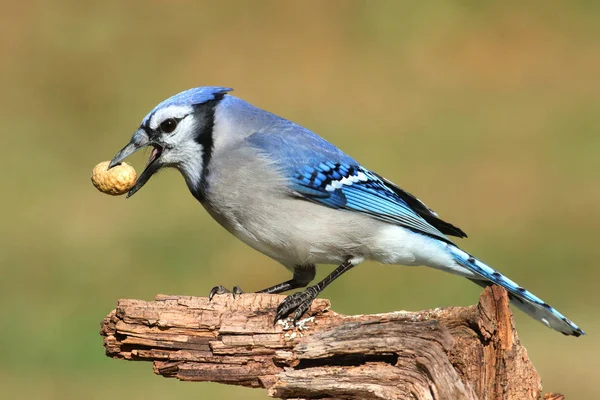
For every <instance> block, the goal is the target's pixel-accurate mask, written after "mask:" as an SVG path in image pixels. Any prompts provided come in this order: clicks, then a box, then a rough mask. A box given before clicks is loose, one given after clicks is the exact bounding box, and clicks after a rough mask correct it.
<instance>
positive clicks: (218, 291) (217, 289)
mask: <svg viewBox="0 0 600 400" xmlns="http://www.w3.org/2000/svg"><path fill="white" fill-rule="evenodd" d="M227 293H231V294H233V298H234V299H235V298H236V296H239V295H240V294H242V293H244V291H243V290H242V288H241V287H239V286H238V285H235V286H234V287H233V290H229V289H227V288H226V287H225V286H222V285H219V286H215V287H214V288H212V289H211V290H210V293H209V295H208V301H212V299H213V297H215V295H216V294H227Z"/></svg>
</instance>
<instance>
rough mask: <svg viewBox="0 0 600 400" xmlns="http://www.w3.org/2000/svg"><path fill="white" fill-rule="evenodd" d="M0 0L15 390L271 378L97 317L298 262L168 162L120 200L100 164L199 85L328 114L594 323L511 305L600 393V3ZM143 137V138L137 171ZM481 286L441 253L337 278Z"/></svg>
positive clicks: (585, 389) (374, 162)
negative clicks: (131, 348)
mask: <svg viewBox="0 0 600 400" xmlns="http://www.w3.org/2000/svg"><path fill="white" fill-rule="evenodd" d="M2 3H3V4H1V5H2V10H3V11H2V13H1V14H0V32H1V33H2V35H1V37H2V39H1V41H0V50H1V60H2V61H1V62H0V85H1V94H0V120H1V121H2V128H1V135H2V136H1V137H2V145H1V149H2V156H1V157H0V160H1V161H0V163H1V165H2V174H1V178H0V179H1V181H2V186H1V187H2V196H1V197H0V204H1V205H2V207H1V210H2V211H1V212H2V223H1V225H0V239H1V240H0V269H1V270H0V273H1V275H0V290H1V297H2V299H1V300H0V304H1V309H0V316H1V317H2V318H0V346H1V349H0V387H1V388H2V392H3V395H2V397H3V398H43V399H54V398H56V399H81V398H85V399H106V398H124V397H125V396H127V397H128V398H131V399H137V398H139V399H162V398H165V396H167V398H178V399H184V398H213V397H216V396H219V397H220V398H223V399H229V398H231V399H233V398H248V399H262V398H265V397H266V392H265V391H263V390H252V389H246V388H235V387H227V386H222V385H217V384H208V383H194V384H190V383H181V382H177V381H176V380H169V379H164V378H161V377H158V376H155V375H153V373H152V368H151V365H150V364H146V363H129V362H124V361H117V360H111V359H108V358H106V357H105V356H104V349H103V347H102V340H101V338H100V336H99V334H98V331H99V323H100V321H101V320H102V318H103V317H104V316H105V315H106V314H107V313H108V312H109V311H110V310H111V309H112V308H113V307H114V305H115V303H116V300H117V299H119V298H141V299H152V298H153V297H154V295H155V294H157V293H168V294H187V295H206V294H207V293H208V291H209V290H210V288H211V287H212V286H213V285H215V284H224V285H227V286H229V287H231V286H232V285H234V284H239V285H241V286H242V287H243V288H245V289H246V290H249V291H250V290H257V289H262V288H263V287H266V286H269V285H271V284H274V283H277V282H280V281H283V280H285V279H288V278H289V273H288V272H287V271H286V270H285V269H284V268H281V267H280V266H279V265H278V264H276V263H275V262H274V261H271V260H270V259H268V258H266V257H265V256H263V255H261V254H259V253H257V252H255V251H253V250H251V249H250V248H248V247H246V246H245V245H244V244H242V243H241V242H239V241H238V240H236V239H235V238H233V237H232V236H230V235H229V234H228V233H227V232H225V230H224V229H222V228H221V227H220V226H218V224H217V223H216V222H214V221H213V220H212V219H211V218H210V217H209V216H208V215H207V213H206V212H205V211H204V210H203V209H202V208H201V207H200V205H199V204H198V203H197V202H196V201H195V200H194V198H193V197H192V196H191V195H190V194H189V193H188V191H187V188H186V186H185V184H184V182H183V179H182V178H181V177H180V176H179V174H178V173H177V172H175V171H167V172H165V173H162V174H160V175H159V176H156V177H154V178H153V179H152V180H151V182H150V183H149V184H148V185H146V187H144V188H143V189H142V190H141V191H140V192H139V193H138V194H137V195H136V196H134V197H133V198H131V199H129V200H127V201H125V199H124V198H112V197H109V196H106V195H103V194H100V193H99V192H97V191H96V190H95V189H94V187H93V186H92V185H91V183H90V181H89V178H90V172H91V169H92V167H93V166H94V165H95V164H96V163H97V162H100V161H103V160H107V159H109V158H111V157H112V156H113V155H114V154H115V153H116V151H117V150H119V149H120V148H121V147H122V146H123V145H124V144H125V143H126V142H127V141H128V140H129V138H130V135H131V134H132V133H133V132H134V130H135V129H136V127H137V126H138V124H139V123H140V121H141V119H142V118H143V117H144V115H145V114H146V113H147V112H148V111H149V110H150V109H151V108H153V107H154V105H155V104H156V103H158V102H159V101H162V100H163V99H165V98H166V97H168V96H170V95H172V94H174V93H176V92H179V91H180V90H183V89H186V88H189V87H193V86H201V85H222V86H230V87H233V88H235V93H234V94H235V95H237V96H239V97H242V98H244V99H246V100H248V101H250V102H252V103H254V104H256V105H258V106H260V107H262V108H265V109H267V110H270V111H272V112H275V113H276V114H279V115H281V116H284V117H287V118H289V119H291V120H293V121H296V122H298V123H300V124H302V125H304V126H306V127H308V128H310V129H312V130H314V131H315V132H317V133H319V134H321V135H322V136H324V137H325V138H327V139H328V140H330V141H332V142H333V143H336V144H337V145H338V146H340V147H341V148H342V149H343V150H345V151H346V152H348V153H349V154H351V155H353V156H354V157H355V158H357V159H358V160H360V161H361V162H362V163H363V164H364V165H366V166H367V167H369V168H371V169H373V170H374V171H377V172H378V173H380V174H382V175H384V176H385V177H387V178H389V179H391V180H392V181H394V182H396V183H398V184H399V185H401V186H402V187H403V188H405V189H407V190H409V191H410V192H413V193H415V194H416V195H418V197H419V198H421V199H422V200H424V201H425V202H426V203H427V204H428V205H429V206H430V207H432V208H434V209H435V210H436V211H437V212H438V213H439V214H440V215H441V216H442V217H443V218H444V219H447V220H448V221H450V222H452V223H454V224H456V225H458V226H460V227H461V228H463V229H464V230H465V231H466V232H467V233H468V234H469V236H470V238H469V239H467V240H460V241H459V244H460V245H461V246H462V247H463V248H465V250H467V251H470V252H472V253H473V254H474V255H476V256H478V257H480V258H481V259H483V260H484V261H486V262H488V263H489V264H490V265H492V266H494V267H496V268H498V269H499V270H501V271H502V272H504V273H505V274H507V275H508V276H510V277H511V278H512V279H514V280H515V281H517V282H519V283H520V284H522V285H523V286H525V287H527V288H528V289H530V290H532V291H533V292H534V293H536V294H538V295H539V296H540V297H542V298H543V299H545V300H547V301H548V302H550V303H551V304H552V305H554V306H556V307H557V308H558V309H559V310H560V311H561V312H563V313H564V314H565V315H567V316H568V317H569V318H571V319H573V320H574V321H575V322H576V323H578V324H580V326H581V327H582V328H583V329H585V330H586V331H587V332H588V335H587V336H585V337H582V338H578V339H575V338H572V337H564V336H562V335H560V334H558V333H556V332H553V331H551V330H549V329H547V328H545V327H544V326H542V325H541V324H539V323H537V322H535V321H533V320H531V319H529V318H528V317H526V316H525V315H523V314H522V313H520V312H517V313H516V322H517V328H518V332H519V335H520V338H521V341H522V342H523V344H524V345H525V346H526V347H527V350H528V354H529V356H530V357H531V359H532V361H533V363H534V364H535V366H536V368H537V369H538V371H539V372H540V374H541V376H542V378H543V381H544V390H545V391H546V392H548V391H560V392H563V393H565V394H566V395H567V398H569V399H593V398H598V397H599V396H600V389H599V386H598V382H597V378H598V373H599V368H598V356H599V355H600V354H599V353H600V343H599V341H598V339H597V337H598V336H597V332H598V331H599V330H600V322H599V320H598V306H599V305H600V304H599V301H598V289H597V288H598V279H599V278H600V272H599V269H598V265H597V261H598V259H600V245H599V244H598V225H599V223H600V212H599V211H598V205H599V204H600V185H599V179H598V176H599V170H600V161H599V157H598V155H599V152H600V135H599V134H598V127H599V123H600V79H599V73H600V23H599V22H600V18H599V17H600V7H599V5H600V3H598V2H595V1H570V2H560V3H559V2H553V3H551V2H545V1H533V2H527V5H525V4H523V2H517V1H503V2H495V1H492V2H485V5H482V4H481V3H483V2H478V1H466V0H465V1H452V2H414V1H406V2H402V1H388V2H385V1H377V2H376V1H372V2H367V1H362V2H360V1H321V2H314V1H302V2H292V1H282V2H279V1H277V2H275V1H274V2H267V1H255V2H250V1H247V2H243V1H240V2H230V1H219V2H199V1H189V2H186V1H172V2H165V1H130V2H119V1H106V2H92V1H53V2H45V1H29V2H8V1H3V2H2ZM416 3H418V4H416ZM147 157H148V153H146V154H138V155H136V156H135V157H133V158H132V161H133V164H134V165H135V166H136V167H137V168H138V170H141V168H142V167H143V164H144V162H145V158H147ZM331 269H332V267H331V266H322V267H321V268H320V270H319V276H318V277H322V276H323V275H324V274H326V273H328V272H329V271H331ZM479 293H480V289H479V288H478V287H477V286H475V285H473V284H472V283H470V282H468V281H466V280H464V279H460V278H457V277H453V276H451V275H447V274H444V273H442V272H439V271H434V270H430V269H426V268H402V267H395V266H381V265H378V264H375V263H364V264H363V265H361V266H360V267H358V268H356V269H355V270H353V271H352V272H350V273H348V274H347V275H346V276H344V277H343V278H342V279H340V280H339V281H337V282H336V283H335V284H334V285H332V286H331V287H329V288H327V290H326V291H325V293H324V294H323V296H324V297H328V298H330V299H331V300H332V302H333V308H334V309H335V310H336V311H339V312H343V313H376V312H385V311H391V310H401V309H405V310H420V309H425V308H431V307H438V306H449V305H467V304H472V303H474V302H476V301H477V298H478V295H479ZM5 396H6V397H5Z"/></svg>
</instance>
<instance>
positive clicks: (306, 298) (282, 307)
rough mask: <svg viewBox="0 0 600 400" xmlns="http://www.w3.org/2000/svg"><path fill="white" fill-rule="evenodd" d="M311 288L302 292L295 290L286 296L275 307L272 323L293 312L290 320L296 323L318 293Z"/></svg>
mask: <svg viewBox="0 0 600 400" xmlns="http://www.w3.org/2000/svg"><path fill="white" fill-rule="evenodd" d="M311 289H312V288H308V289H307V290H305V291H303V292H297V293H294V294H291V295H289V296H288V297H286V298H285V299H284V300H283V301H282V302H281V304H279V306H278V307H277V311H276V312H275V319H274V321H273V324H276V323H277V321H279V320H280V319H282V318H285V317H287V316H288V315H290V314H291V313H292V312H293V313H294V315H293V316H292V322H293V323H294V325H296V322H297V321H298V320H299V319H300V317H301V316H302V314H304V313H305V312H306V310H308V308H309V307H310V305H311V304H312V302H313V300H314V299H315V297H316V296H317V294H318V293H317V291H316V290H314V289H312V290H311Z"/></svg>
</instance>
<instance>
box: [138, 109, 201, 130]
mask: <svg viewBox="0 0 600 400" xmlns="http://www.w3.org/2000/svg"><path fill="white" fill-rule="evenodd" d="M193 111H194V109H193V107H192V106H187V105H183V106H182V105H172V106H168V107H165V108H161V109H160V110H156V112H155V113H154V114H153V115H152V117H151V118H150V123H149V124H148V125H149V126H150V129H152V130H155V129H156V128H158V127H159V126H160V124H161V123H163V122H164V121H166V120H167V119H169V118H175V119H181V118H183V117H185V116H186V115H188V114H191V113H192V112H193Z"/></svg>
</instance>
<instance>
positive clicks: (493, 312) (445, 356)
mask: <svg viewBox="0 0 600 400" xmlns="http://www.w3.org/2000/svg"><path fill="white" fill-rule="evenodd" d="M283 298H284V297H283V296H279V295H267V294H243V295H241V296H239V297H238V298H235V299H234V298H233V296H232V295H220V296H215V298H214V299H213V301H212V302H209V300H208V298H205V297H185V296H165V295H158V296H157V297H156V301H152V302H147V301H142V300H119V302H118V304H117V308H116V309H115V310H113V311H112V312H111V313H110V314H109V315H108V316H107V317H106V318H105V319H104V321H103V322H102V330H101V334H102V336H104V346H105V348H106V355H107V356H109V357H113V358H122V359H126V360H134V361H152V362H153V363H154V372H155V373H157V374H159V375H163V376H165V377H176V378H178V379H181V380H185V381H210V382H220V383H226V384H232V385H242V386H248V387H255V388H266V389H268V394H269V396H271V397H275V398H282V399H302V398H306V399H308V398H310V399H321V398H339V399H419V400H421V399H436V400H445V399H448V400H456V399H469V400H475V399H481V400H483V399H486V400H487V399H490V400H494V399H503V400H504V399H519V400H528V399H540V396H541V380H540V377H539V375H538V374H537V372H536V370H535V368H534V367H533V365H532V363H531V362H530V361H529V359H528V357H527V351H526V350H525V348H524V347H523V346H521V345H520V343H519V338H518V336H517V332H516V330H515V327H514V321H513V317H512V313H511V311H510V309H509V308H508V298H507V294H506V291H505V290H504V289H502V288H499V287H490V288H486V289H485V290H484V292H483V293H482V295H481V298H480V300H479V304H477V305H474V306H469V307H449V308H436V309H433V310H425V311H420V312H406V311H398V312H393V313H386V314H375V315H352V316H346V315H341V314H338V313H335V312H333V311H331V310H330V309H329V307H330V303H329V300H325V299H317V300H315V301H314V302H313V304H312V306H311V308H310V310H309V311H308V312H307V315H308V316H307V317H306V318H304V319H303V320H302V321H300V323H299V325H298V326H295V327H294V326H291V325H290V324H289V323H288V322H286V321H280V322H278V323H277V324H275V325H273V316H274V313H275V309H276V308H277V305H278V304H279V303H280V302H281V301H282V300H283ZM553 396H560V395H558V394H553ZM548 398H555V397H548ZM556 398H561V397H556Z"/></svg>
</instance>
